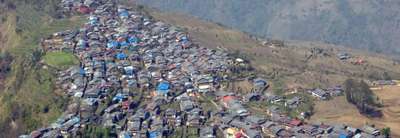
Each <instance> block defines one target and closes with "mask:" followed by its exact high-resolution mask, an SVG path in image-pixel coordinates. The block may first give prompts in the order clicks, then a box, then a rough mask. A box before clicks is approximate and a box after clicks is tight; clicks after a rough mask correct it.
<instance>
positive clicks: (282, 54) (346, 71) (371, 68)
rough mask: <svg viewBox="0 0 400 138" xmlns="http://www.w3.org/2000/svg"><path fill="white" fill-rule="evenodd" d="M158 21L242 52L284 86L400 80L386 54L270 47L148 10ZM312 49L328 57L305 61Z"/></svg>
mask: <svg viewBox="0 0 400 138" xmlns="http://www.w3.org/2000/svg"><path fill="white" fill-rule="evenodd" d="M146 11H148V13H149V14H150V15H152V16H153V17H154V18H156V19H158V20H162V21H165V22H167V23H170V24H174V25H177V26H182V27H184V28H185V29H187V30H188V32H189V34H190V35H191V36H192V38H194V39H195V41H197V42H199V43H200V45H202V46H205V47H210V48H218V47H223V48H225V49H227V50H228V51H230V52H232V53H235V52H239V53H240V54H241V55H243V56H244V57H247V58H248V59H249V60H251V62H252V64H253V66H254V67H256V69H257V70H258V71H259V72H260V73H261V74H263V75H265V77H267V78H269V79H270V80H272V82H283V85H282V83H280V84H281V87H285V88H294V87H299V86H300V87H319V86H321V87H325V86H327V85H338V84H341V83H342V82H343V81H344V80H345V79H347V78H348V77H355V78H368V76H371V74H378V76H379V75H381V74H382V73H383V72H384V71H386V72H389V74H390V75H391V76H393V77H394V78H399V77H400V65H399V64H398V63H396V64H395V63H394V61H393V60H391V59H388V58H386V57H384V56H383V55H378V54H371V53H367V52H365V51H360V50H351V49H345V48H343V47H339V48H333V47H331V46H329V45H327V44H322V43H314V42H312V43H309V42H298V41H291V42H287V43H286V45H287V47H284V48H271V47H265V46H262V45H261V44H260V43H259V42H257V41H255V40H254V39H251V38H250V37H249V36H248V35H247V34H244V33H241V32H239V31H236V30H232V29H229V28H225V27H223V26H219V25H217V24H214V23H210V22H206V21H202V20H199V19H197V18H194V17H190V16H187V15H183V14H179V13H168V12H159V11H157V10H154V9H147V8H146ZM313 47H317V48H323V49H324V50H325V51H326V52H327V53H328V54H329V56H326V57H324V56H317V57H315V58H312V59H310V60H308V61H307V60H306V57H305V55H306V54H309V53H310V52H309V51H310V49H311V48H313ZM338 51H349V52H350V53H352V54H353V55H355V56H357V57H360V58H363V59H365V60H366V61H367V62H368V63H367V64H365V65H363V66H356V65H352V64H350V63H344V62H341V61H339V60H337V58H336V53H337V52H338Z"/></svg>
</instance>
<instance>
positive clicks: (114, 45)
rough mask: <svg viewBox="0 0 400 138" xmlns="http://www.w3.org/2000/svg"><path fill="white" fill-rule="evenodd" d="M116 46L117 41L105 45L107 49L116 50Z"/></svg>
mask: <svg viewBox="0 0 400 138" xmlns="http://www.w3.org/2000/svg"><path fill="white" fill-rule="evenodd" d="M117 46H118V42H117V41H111V42H108V43H107V48H116V47H117Z"/></svg>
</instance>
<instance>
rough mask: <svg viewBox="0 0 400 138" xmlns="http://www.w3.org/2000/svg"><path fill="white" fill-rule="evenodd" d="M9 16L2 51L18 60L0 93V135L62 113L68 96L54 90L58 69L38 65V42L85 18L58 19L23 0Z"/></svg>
mask: <svg viewBox="0 0 400 138" xmlns="http://www.w3.org/2000/svg"><path fill="white" fill-rule="evenodd" d="M7 17H8V19H7V21H6V22H5V23H3V24H2V25H1V26H2V27H1V28H3V29H2V30H3V32H6V33H5V34H7V35H6V43H7V44H6V47H4V48H3V49H2V50H7V51H9V52H11V53H12V55H13V56H14V58H15V60H14V61H13V63H12V71H11V73H10V74H9V76H8V78H7V80H6V81H7V84H6V89H5V90H4V91H3V92H0V135H1V136H6V137H15V136H16V135H18V134H21V133H26V132H29V131H31V130H33V129H35V128H38V127H41V126H43V125H46V124H48V123H49V122H51V121H53V120H55V119H56V118H57V117H58V116H59V115H60V114H61V112H62V110H63V107H64V105H65V103H66V102H67V101H66V100H67V99H66V98H65V97H62V96H61V95H59V94H57V93H55V92H54V90H55V87H54V80H55V74H54V73H55V71H54V70H50V69H43V68H41V67H40V66H38V64H37V63H38V61H40V59H41V58H42V57H41V56H42V55H43V54H42V53H41V52H40V50H39V41H40V39H41V38H43V37H46V36H48V35H50V34H51V33H54V32H56V31H61V30H66V29H70V28H76V27H78V26H80V25H82V23H83V22H82V21H83V18H80V17H78V18H73V19H61V20H56V19H53V18H51V17H50V16H49V15H48V14H47V13H46V12H45V11H40V10H37V9H34V5H31V4H24V3H19V4H18V7H17V9H16V10H15V11H9V12H8V13H7ZM17 18H18V19H17ZM64 55H65V54H64ZM72 63H76V62H75V61H74V62H72ZM57 64H58V63H57ZM68 64H69V63H68ZM61 66H62V65H61ZM6 130H7V131H6Z"/></svg>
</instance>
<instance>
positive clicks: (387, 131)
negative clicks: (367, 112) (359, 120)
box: [381, 127, 390, 138]
mask: <svg viewBox="0 0 400 138" xmlns="http://www.w3.org/2000/svg"><path fill="white" fill-rule="evenodd" d="M381 133H382V135H383V136H385V137H386V138H389V137H390V127H385V128H383V129H382V130H381Z"/></svg>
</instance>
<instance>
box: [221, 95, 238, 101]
mask: <svg viewBox="0 0 400 138" xmlns="http://www.w3.org/2000/svg"><path fill="white" fill-rule="evenodd" d="M233 99H235V96H224V97H222V101H223V102H228V101H230V100H233Z"/></svg>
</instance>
